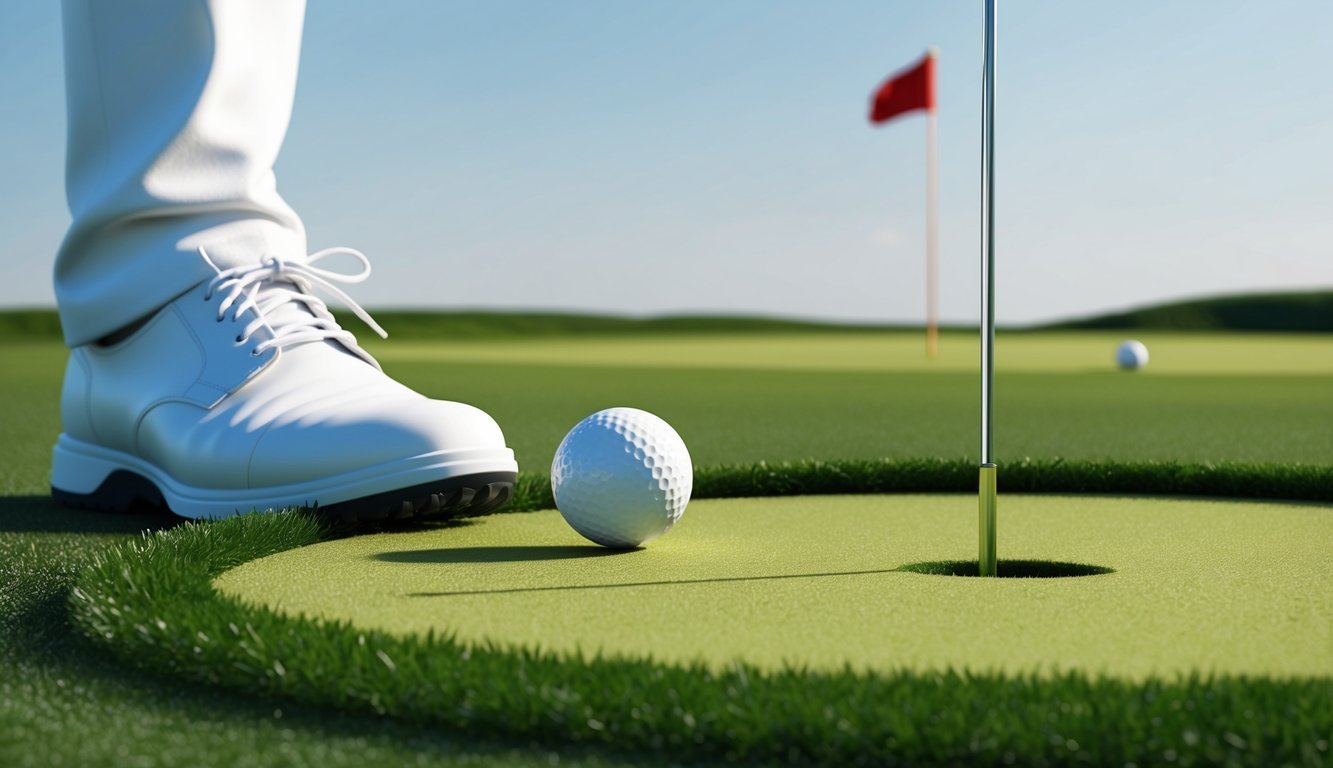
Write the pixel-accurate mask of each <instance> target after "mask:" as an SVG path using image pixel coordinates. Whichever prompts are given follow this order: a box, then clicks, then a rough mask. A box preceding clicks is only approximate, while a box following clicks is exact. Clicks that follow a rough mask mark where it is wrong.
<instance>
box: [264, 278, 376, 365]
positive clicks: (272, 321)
mask: <svg viewBox="0 0 1333 768" xmlns="http://www.w3.org/2000/svg"><path fill="white" fill-rule="evenodd" d="M265 287H266V288H270V287H271V288H275V289H281V290H290V291H298V290H299V289H298V288H297V287H296V286H294V285H292V284H291V283H286V282H281V283H270V284H266V285H265ZM263 293H264V291H263V290H262V289H261V290H260V297H262V295H263ZM260 297H256V298H257V299H258V298H260ZM264 319H265V320H266V321H267V322H268V325H269V327H270V328H272V329H273V330H274V332H276V333H281V332H282V331H283V329H284V328H291V327H293V326H302V325H310V324H311V323H312V322H314V321H315V320H317V319H319V316H318V315H316V314H315V313H314V312H313V311H311V309H310V307H308V306H306V304H305V303H304V302H301V301H296V300H291V301H284V302H282V303H281V304H278V305H277V306H276V307H274V308H273V309H270V310H268V311H267V312H265V313H264ZM314 343H320V344H326V345H328V346H330V347H332V348H334V349H336V350H338V351H339V352H342V353H344V354H348V355H351V356H352V357H355V358H357V359H358V360H360V359H361V355H358V354H356V352H354V351H353V350H350V349H348V348H347V347H346V345H344V344H343V343H342V342H340V341H337V340H335V339H319V340H311V341H306V342H301V343H298V344H293V345H291V346H289V347H287V349H296V348H298V347H304V346H306V345H308V344H314Z"/></svg>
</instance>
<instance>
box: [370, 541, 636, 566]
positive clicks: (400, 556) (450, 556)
mask: <svg viewBox="0 0 1333 768" xmlns="http://www.w3.org/2000/svg"><path fill="white" fill-rule="evenodd" d="M635 551H637V550H633V549H607V548H606V547H596V546H591V545H569V546H547V547H541V546H516V547H451V548H443V549H408V550H402V551H399V552H380V553H377V554H374V555H371V556H370V557H371V559H373V560H379V561H381V562H386V563H434V564H443V563H525V562H537V561H542V560H573V559H577V558H588V557H609V556H611V555H618V554H623V553H625V552H635Z"/></svg>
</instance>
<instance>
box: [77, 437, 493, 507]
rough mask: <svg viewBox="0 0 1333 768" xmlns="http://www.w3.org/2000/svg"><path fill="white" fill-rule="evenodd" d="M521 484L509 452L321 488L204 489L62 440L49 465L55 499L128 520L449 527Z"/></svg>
mask: <svg viewBox="0 0 1333 768" xmlns="http://www.w3.org/2000/svg"><path fill="white" fill-rule="evenodd" d="M459 454H462V455H461V456H460V455H459ZM517 476H518V466H517V464H515V463H514V460H513V453H512V452H511V451H510V450H509V449H507V448H506V449H500V450H492V451H469V452H453V453H452V454H428V455H425V456H416V457H412V458H409V459H404V460H402V461H399V462H394V463H392V464H388V465H381V466H379V467H371V468H367V469H365V470H361V471H359V472H356V473H353V474H351V475H349V476H342V477H339V476H334V477H329V478H323V479H321V480H320V481H318V482H317V483H301V484H296V485H291V486H281V487H272V488H249V489H239V490H232V489H227V490H214V489H201V488H195V487H192V486H187V485H184V484H182V483H179V482H177V481H175V480H174V479H172V478H170V477H169V476H166V475H165V473H163V472H161V471H160V470H158V469H157V468H156V467H154V466H152V465H151V464H148V463H147V462H144V461H143V460H141V459H138V458H136V457H134V456H131V455H129V454H125V453H122V452H119V451H114V450H111V449H107V448H102V447H100V446H95V445H92V444H90V443H85V442H82V441H80V440H75V439H73V438H70V437H68V436H67V435H61V436H60V440H59V441H58V442H57V443H56V447H55V452H54V461H53V463H52V472H51V496H52V497H53V498H54V499H55V500H56V501H57V502H59V503H61V504H65V505H67V506H72V507H79V508H82V509H94V510H104V511H115V512H124V511H129V510H131V509H133V508H136V507H140V508H142V507H149V508H158V509H165V510H169V511H171V512H172V513H173V514H176V515H179V516H181V517H187V518H193V519H201V518H203V519H215V518H221V517H228V516H230V515H234V514H238V513H241V512H248V511H250V510H260V511H267V510H273V509H286V508H292V507H303V508H312V509H314V510H316V511H317V512H319V513H320V514H322V515H325V516H327V517H329V518H331V519H335V520H340V521H346V522H357V521H372V520H405V519H412V518H423V519H424V518H435V519H444V518H460V517H476V516H478V515H485V514H488V513H491V512H494V511H495V510H497V509H499V508H500V507H502V506H504V505H505V504H506V503H508V502H509V500H510V499H512V498H513V496H514V483H515V480H516V479H517ZM90 486H92V488H91V490H88V489H89V487H90Z"/></svg>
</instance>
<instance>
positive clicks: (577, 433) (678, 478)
mask: <svg viewBox="0 0 1333 768" xmlns="http://www.w3.org/2000/svg"><path fill="white" fill-rule="evenodd" d="M693 486H694V466H693V465H692V464H691V463H690V452H689V451H688V450H687V449H686V448H685V441H684V440H681V439H680V435H678V434H676V430H674V429H672V428H671V425H670V424H668V423H666V422H665V421H663V420H662V419H660V418H658V417H657V416H654V415H653V414H651V413H648V412H647V411H641V410H639V409H638V408H608V409H606V410H604V411H598V412H597V413H594V414H593V415H591V416H589V417H588V418H586V419H584V420H583V421H580V422H579V423H578V424H576V425H575V426H574V428H573V429H571V430H570V431H569V434H567V435H565V439H564V440H562V441H560V447H559V448H557V449H556V452H555V460H554V461H552V462H551V491H552V492H553V493H554V494H555V505H556V507H557V508H558V509H559V510H560V514H561V515H563V516H564V518H565V521H566V522H568V523H569V525H570V527H572V528H573V529H574V530H576V531H578V532H579V533H581V534H582V535H583V536H584V537H585V538H587V539H589V540H591V541H594V542H596V543H598V544H601V545H602V546H604V547H614V548H617V549H629V548H633V547H638V546H642V545H644V544H647V543H648V542H650V541H652V540H653V539H656V538H657V537H658V536H661V535H662V534H664V533H666V532H667V531H669V530H671V526H673V525H675V524H676V521H677V520H679V519H680V516H681V515H682V514H684V513H685V505H686V504H688V503H689V501H690V490H691V489H692V488H693Z"/></svg>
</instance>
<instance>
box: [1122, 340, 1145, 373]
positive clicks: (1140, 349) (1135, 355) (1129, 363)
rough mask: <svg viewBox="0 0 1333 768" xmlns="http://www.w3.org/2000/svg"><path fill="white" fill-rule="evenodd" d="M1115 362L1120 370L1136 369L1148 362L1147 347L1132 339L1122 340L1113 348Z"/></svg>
mask: <svg viewBox="0 0 1333 768" xmlns="http://www.w3.org/2000/svg"><path fill="white" fill-rule="evenodd" d="M1115 362H1116V365H1119V366H1120V370H1122V371H1137V370H1138V369H1140V368H1142V367H1143V366H1145V365H1147V364H1148V348H1147V347H1145V346H1143V342H1141V341H1136V340H1134V339H1130V340H1129V341H1125V342H1122V343H1121V344H1120V346H1119V347H1117V348H1116V350H1115Z"/></svg>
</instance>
